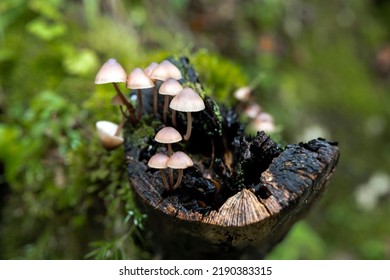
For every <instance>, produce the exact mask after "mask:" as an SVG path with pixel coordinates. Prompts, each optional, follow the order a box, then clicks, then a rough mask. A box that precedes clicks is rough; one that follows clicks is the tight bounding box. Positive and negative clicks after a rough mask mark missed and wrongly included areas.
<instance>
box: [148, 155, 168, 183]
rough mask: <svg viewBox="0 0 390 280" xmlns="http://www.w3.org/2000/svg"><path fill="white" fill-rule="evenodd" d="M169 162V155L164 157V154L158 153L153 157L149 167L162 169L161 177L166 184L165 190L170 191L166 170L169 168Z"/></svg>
mask: <svg viewBox="0 0 390 280" xmlns="http://www.w3.org/2000/svg"><path fill="white" fill-rule="evenodd" d="M168 160H169V157H168V156H167V155H164V154H162V153H157V154H155V155H153V156H152V157H151V158H150V159H149V161H148V166H149V167H151V168H155V169H160V173H161V177H162V180H163V183H164V187H165V189H167V190H169V185H168V181H167V177H166V176H165V173H164V169H166V168H167V167H168V165H167V164H168Z"/></svg>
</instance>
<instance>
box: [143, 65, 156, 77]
mask: <svg viewBox="0 0 390 280" xmlns="http://www.w3.org/2000/svg"><path fill="white" fill-rule="evenodd" d="M157 66H158V63H157V62H151V63H150V64H149V65H148V66H147V67H146V68H145V69H144V72H145V73H146V75H148V76H149V77H150V75H151V74H152V72H153V70H154V69H155V68H156V67H157Z"/></svg>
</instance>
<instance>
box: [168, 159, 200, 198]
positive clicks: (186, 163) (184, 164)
mask: <svg viewBox="0 0 390 280" xmlns="http://www.w3.org/2000/svg"><path fill="white" fill-rule="evenodd" d="M167 165H168V167H169V168H172V169H178V175H177V181H176V183H175V185H173V186H172V187H171V190H175V189H177V188H178V187H179V186H180V183H181V180H182V178H183V169H186V168H188V167H190V166H193V165H194V163H193V162H192V159H191V158H190V157H189V156H187V154H185V153H183V152H176V153H174V154H173V155H172V156H171V157H170V158H169V160H168V163H167Z"/></svg>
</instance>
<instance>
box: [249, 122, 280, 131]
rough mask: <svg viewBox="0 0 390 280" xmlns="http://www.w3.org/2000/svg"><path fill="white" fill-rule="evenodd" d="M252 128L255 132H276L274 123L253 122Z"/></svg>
mask: <svg viewBox="0 0 390 280" xmlns="http://www.w3.org/2000/svg"><path fill="white" fill-rule="evenodd" d="M252 128H253V130H255V131H264V132H265V133H271V132H274V131H275V129H276V128H275V125H274V123H272V122H258V121H256V120H253V122H252Z"/></svg>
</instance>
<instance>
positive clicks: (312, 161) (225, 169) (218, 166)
mask: <svg viewBox="0 0 390 280" xmlns="http://www.w3.org/2000/svg"><path fill="white" fill-rule="evenodd" d="M171 61H172V62H173V63H175V64H176V65H177V66H178V67H179V69H180V70H181V71H182V73H184V75H183V76H184V81H182V82H183V83H184V84H186V85H188V86H191V87H193V88H194V89H197V90H198V91H200V94H201V96H202V98H203V99H204V101H205V104H206V110H204V111H202V112H199V113H196V114H194V117H193V118H194V123H193V131H192V135H191V139H190V140H189V141H187V142H185V143H181V144H179V145H178V146H179V148H178V150H185V151H186V152H188V153H189V154H191V156H192V158H193V161H194V166H193V167H191V168H189V169H186V170H185V171H184V176H183V180H182V184H181V186H180V187H179V188H178V189H176V190H174V191H167V190H166V188H165V187H164V184H163V181H162V179H161V176H160V172H159V171H158V170H155V169H151V168H148V167H147V164H146V163H147V161H148V159H149V158H150V157H151V155H153V154H154V153H156V152H161V151H162V152H165V148H164V147H162V146H161V145H159V144H158V143H156V142H155V141H153V136H154V134H155V132H156V131H158V130H159V129H160V128H161V127H163V126H164V125H166V124H163V123H162V113H161V114H159V115H158V116H157V118H155V119H153V118H152V117H151V116H145V117H144V121H143V122H141V123H138V124H135V125H134V124H128V125H126V127H125V132H126V133H125V148H126V158H127V170H128V174H129V179H130V185H131V188H132V189H133V191H134V194H135V200H136V203H137V205H138V207H139V208H140V210H141V211H142V212H143V213H146V214H147V217H148V218H147V221H146V228H147V229H148V231H149V232H150V233H151V235H150V236H149V237H148V242H149V245H150V247H151V248H152V249H153V251H154V253H155V254H157V255H158V256H160V257H161V258H163V259H237V258H262V257H264V256H265V255H266V254H267V253H268V252H269V251H270V250H271V249H272V248H273V247H274V246H275V245H276V244H277V243H278V242H280V241H281V240H282V239H283V238H284V236H285V235H286V233H287V232H288V231H289V229H290V228H291V227H292V226H293V224H294V223H295V222H296V221H297V220H299V219H300V218H302V217H303V216H304V215H305V214H307V213H308V211H309V209H310V207H311V206H312V205H313V204H314V203H315V202H316V201H318V198H319V197H320V195H321V194H322V193H323V191H324V190H325V186H326V184H327V182H328V181H329V179H330V177H331V175H332V173H333V172H334V170H335V167H336V165H337V161H338V158H339V149H338V146H337V143H335V142H329V141H326V140H325V139H315V140H311V141H309V142H308V143H299V144H291V145H287V146H286V147H281V146H280V145H277V144H276V143H275V142H274V141H272V139H271V138H270V137H269V136H267V135H266V134H265V133H264V132H258V133H257V135H256V136H246V135H244V132H243V131H244V125H243V124H242V123H240V121H239V120H238V116H237V114H236V112H234V111H233V109H230V108H224V107H222V106H219V105H218V104H217V103H216V102H215V101H213V100H212V99H211V98H210V97H209V96H208V95H206V94H205V93H204V92H202V90H203V88H202V86H201V85H200V83H199V80H198V77H197V75H196V72H195V71H194V69H193V68H192V66H191V65H190V64H189V61H188V60H187V59H185V58H180V59H172V60H171ZM151 99H152V98H151V96H150V98H149V99H146V102H145V103H147V102H149V103H150V102H151ZM148 100H149V101H148ZM145 108H148V106H146V107H145ZM149 108H152V106H151V105H150V104H149ZM146 111H148V109H147V110H146ZM149 112H151V111H150V109H149ZM159 112H162V106H161V104H160V105H159ZM177 117H178V118H177V128H178V130H179V131H184V130H185V127H186V118H185V116H184V115H182V114H178V116H177ZM145 127H147V128H145ZM146 131H149V132H150V133H149V134H147V133H146ZM140 132H143V133H142V136H141V135H140Z"/></svg>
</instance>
